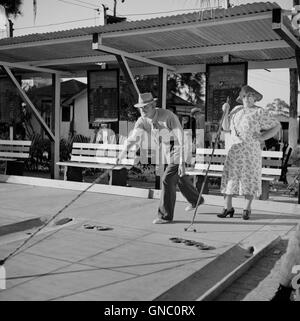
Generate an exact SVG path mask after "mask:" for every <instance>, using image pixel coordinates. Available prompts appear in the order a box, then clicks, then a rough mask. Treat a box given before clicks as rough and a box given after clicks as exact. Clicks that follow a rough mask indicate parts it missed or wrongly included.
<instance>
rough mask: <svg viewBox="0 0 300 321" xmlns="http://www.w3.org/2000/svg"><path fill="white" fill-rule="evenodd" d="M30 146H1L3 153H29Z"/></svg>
mask: <svg viewBox="0 0 300 321" xmlns="http://www.w3.org/2000/svg"><path fill="white" fill-rule="evenodd" d="M29 150H30V146H9V145H2V146H1V145H0V151H1V152H6V151H8V152H12V151H14V152H29Z"/></svg>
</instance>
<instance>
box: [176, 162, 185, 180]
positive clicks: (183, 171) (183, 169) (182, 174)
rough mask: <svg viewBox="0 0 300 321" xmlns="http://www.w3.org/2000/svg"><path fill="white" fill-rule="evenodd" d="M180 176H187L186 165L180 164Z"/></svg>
mask: <svg viewBox="0 0 300 321" xmlns="http://www.w3.org/2000/svg"><path fill="white" fill-rule="evenodd" d="M178 175H179V177H182V176H184V175H185V165H184V164H179V166H178Z"/></svg>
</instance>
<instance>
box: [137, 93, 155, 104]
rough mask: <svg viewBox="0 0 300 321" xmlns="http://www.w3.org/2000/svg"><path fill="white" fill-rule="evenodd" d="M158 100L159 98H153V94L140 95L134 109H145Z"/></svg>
mask: <svg viewBox="0 0 300 321" xmlns="http://www.w3.org/2000/svg"><path fill="white" fill-rule="evenodd" d="M156 100H157V98H153V96H152V94H151V93H143V94H139V101H138V103H137V104H135V105H134V107H145V106H147V105H149V104H150V103H152V102H153V101H156Z"/></svg>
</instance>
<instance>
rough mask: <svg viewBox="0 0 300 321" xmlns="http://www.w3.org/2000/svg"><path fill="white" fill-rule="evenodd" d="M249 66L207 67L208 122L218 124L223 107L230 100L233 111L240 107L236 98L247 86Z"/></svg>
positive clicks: (237, 64)
mask: <svg viewBox="0 0 300 321" xmlns="http://www.w3.org/2000/svg"><path fill="white" fill-rule="evenodd" d="M247 71H248V65H247V63H246V62H242V63H225V64H214V65H207V86H206V108H205V116H206V121H207V122H210V123H218V122H219V121H220V119H221V117H222V113H223V112H222V105H223V104H224V103H225V102H226V100H227V97H229V98H230V107H231V109H232V108H234V107H235V106H237V105H238V103H237V101H236V98H237V97H238V94H239V92H240V88H241V87H242V86H244V85H246V84H247Z"/></svg>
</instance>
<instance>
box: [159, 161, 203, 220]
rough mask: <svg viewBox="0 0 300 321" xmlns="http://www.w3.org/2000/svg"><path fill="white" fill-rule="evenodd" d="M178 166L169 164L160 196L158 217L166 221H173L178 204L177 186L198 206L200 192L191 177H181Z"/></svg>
mask: <svg viewBox="0 0 300 321" xmlns="http://www.w3.org/2000/svg"><path fill="white" fill-rule="evenodd" d="M178 167H179V165H178V164H169V165H168V166H167V168H166V169H165V172H164V175H163V178H162V190H161V196H160V205H159V208H158V217H159V218H162V219H164V220H168V221H172V220H173V216H174V208H175V203H176V185H177V184H178V187H179V189H180V192H181V193H182V195H183V196H184V197H185V198H186V199H187V201H188V202H189V203H190V204H192V205H194V206H195V205H196V204H197V200H198V195H199V193H198V191H197V190H196V189H195V187H194V186H193V184H192V182H191V179H190V178H189V176H187V175H184V176H183V177H179V175H178Z"/></svg>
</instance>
